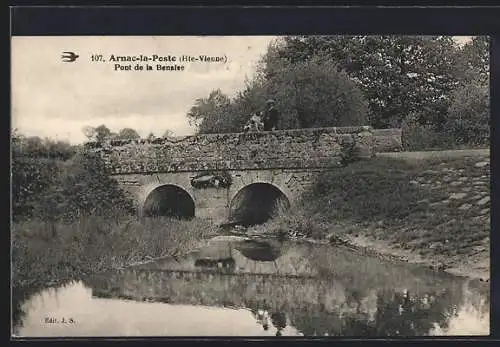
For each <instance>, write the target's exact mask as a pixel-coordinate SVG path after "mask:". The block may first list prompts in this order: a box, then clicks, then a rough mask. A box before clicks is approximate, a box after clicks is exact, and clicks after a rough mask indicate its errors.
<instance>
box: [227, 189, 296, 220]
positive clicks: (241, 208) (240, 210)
mask: <svg viewBox="0 0 500 347" xmlns="http://www.w3.org/2000/svg"><path fill="white" fill-rule="evenodd" d="M290 206H291V201H290V198H289V197H288V196H287V195H286V194H285V193H284V192H283V190H282V189H280V188H279V187H278V186H277V185H275V184H272V183H268V182H253V183H250V184H247V185H245V186H243V187H242V188H240V189H239V190H238V191H237V192H236V193H235V194H234V195H233V197H232V198H231V200H230V202H229V220H230V221H231V222H236V223H238V224H242V225H245V226H250V225H256V224H262V223H264V222H266V221H268V220H269V219H271V218H272V217H273V216H274V214H275V213H279V211H280V209H281V210H286V209H288V208H290Z"/></svg>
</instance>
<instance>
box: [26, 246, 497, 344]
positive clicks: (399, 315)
mask: <svg viewBox="0 0 500 347" xmlns="http://www.w3.org/2000/svg"><path fill="white" fill-rule="evenodd" d="M488 295H489V288H481V287H480V286H479V284H477V283H472V282H469V281H465V280H462V279H459V278H455V277H453V276H450V275H446V274H437V273H434V272H431V271H428V270H425V269H421V268H419V267H416V266H410V265H402V264H390V263H386V262H382V261H380V260H378V259H376V258H370V257H361V256H359V255H355V254H352V253H350V252H347V251H345V250H341V249H338V248H332V247H329V246H320V245H311V244H306V243H303V244H300V243H276V241H272V242H267V241H262V240H261V241H255V240H237V241H227V240H214V241H213V242H212V243H211V244H210V245H208V246H207V247H205V248H203V249H200V250H195V251H193V252H192V253H191V254H189V255H187V256H186V257H184V258H182V259H164V260H161V261H156V262H154V263H149V264H143V265H137V266H134V267H131V268H128V269H126V270H122V271H116V272H111V273H107V274H102V275H99V276H94V277H92V278H89V279H87V280H86V281H85V285H83V284H81V283H79V284H74V285H72V286H69V287H67V288H64V289H60V290H59V291H55V290H49V291H46V292H43V293H40V294H38V295H37V296H34V297H33V298H32V299H31V300H29V301H27V302H26V303H25V304H24V306H23V310H24V311H25V312H26V316H25V318H24V320H23V326H22V328H21V329H20V331H19V333H20V334H22V335H28V336H64V335H65V336H70V335H84V336H91V335H95V336H103V335H106V336H113V335H114V336H130V335H142V336H144V335H147V336H152V335H155V336H166V335H177V336H193V335H197V336H214V335H219V336H220V335H224V336H233V335H243V336H286V335H306V336H415V335H417V336H422V335H429V334H444V335H457V334H458V335H469V334H483V335H487V334H488V333H489V297H488ZM52 316H54V317H60V318H62V317H66V319H68V317H71V318H73V319H74V320H75V321H76V322H77V324H73V325H64V324H45V323H44V319H45V318H46V317H52ZM460 322H466V323H465V324H462V325H460ZM464 329H468V330H464Z"/></svg>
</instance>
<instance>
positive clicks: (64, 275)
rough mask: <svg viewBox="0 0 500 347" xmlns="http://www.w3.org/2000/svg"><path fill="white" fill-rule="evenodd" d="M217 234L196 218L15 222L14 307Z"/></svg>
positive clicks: (192, 244)
mask: <svg viewBox="0 0 500 347" xmlns="http://www.w3.org/2000/svg"><path fill="white" fill-rule="evenodd" d="M215 232H216V227H215V226H214V225H212V224H210V223H209V222H208V221H205V220H200V219H193V220H191V221H182V220H176V219H166V218H144V219H136V218H134V219H130V218H129V219H126V218H123V219H113V220H110V219H106V218H103V217H87V218H84V219H81V220H79V221H76V222H74V223H71V224H64V223H49V222H41V221H37V220H31V221H28V222H23V223H15V224H14V225H13V227H12V287H13V296H14V302H16V303H20V301H22V299H23V298H25V297H27V296H29V295H30V294H32V293H34V292H36V291H38V290H40V289H41V288H45V287H49V286H54V285H60V284H63V283H65V282H67V281H70V280H75V279H76V280H77V279H80V278H82V277H84V276H87V275H91V274H96V273H99V272H102V271H107V270H111V269H117V268H120V267H123V266H126V265H129V264H132V263H135V262H140V261H145V260H148V259H151V258H158V257H163V256H168V255H173V254H182V253H183V252H186V251H188V250H189V249H191V248H193V247H195V246H196V245H197V244H198V243H199V242H200V241H201V240H203V239H205V238H208V237H210V236H212V235H213V234H215ZM17 309H18V308H17ZM14 311H15V312H14V313H15V314H14V316H16V313H17V314H19V312H16V307H14ZM15 318H16V317H15Z"/></svg>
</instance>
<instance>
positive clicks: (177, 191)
mask: <svg viewBox="0 0 500 347" xmlns="http://www.w3.org/2000/svg"><path fill="white" fill-rule="evenodd" d="M142 200H143V201H142V202H141V206H140V210H141V215H142V216H145V217H156V216H164V217H174V218H181V219H191V218H193V217H194V216H195V201H194V198H193V197H192V195H191V194H190V193H189V192H188V191H187V190H186V189H184V188H183V187H181V186H179V185H176V184H170V183H165V184H160V185H157V186H155V187H154V188H152V189H150V190H149V191H148V192H147V193H146V194H145V196H144V198H143V199H142Z"/></svg>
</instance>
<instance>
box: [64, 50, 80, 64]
mask: <svg viewBox="0 0 500 347" xmlns="http://www.w3.org/2000/svg"><path fill="white" fill-rule="evenodd" d="M78 57H79V55H78V54H75V53H73V52H63V54H62V55H61V59H62V61H64V62H65V63H71V62H74V61H75V60H76V58H78Z"/></svg>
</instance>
